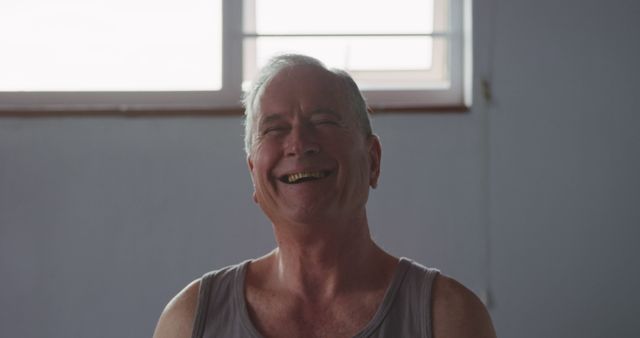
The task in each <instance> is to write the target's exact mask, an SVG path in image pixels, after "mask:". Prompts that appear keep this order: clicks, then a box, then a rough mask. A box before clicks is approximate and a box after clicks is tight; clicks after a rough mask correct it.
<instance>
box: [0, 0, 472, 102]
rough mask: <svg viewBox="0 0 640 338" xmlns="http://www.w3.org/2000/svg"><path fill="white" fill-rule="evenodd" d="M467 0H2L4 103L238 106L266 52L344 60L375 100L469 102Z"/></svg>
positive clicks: (0, 98)
mask: <svg viewBox="0 0 640 338" xmlns="http://www.w3.org/2000/svg"><path fill="white" fill-rule="evenodd" d="M470 3H471V0H393V1H388V0H346V1H345V0H322V1H300V0H181V1H177V0H58V1H48V0H2V1H1V2H0V46H1V48H2V51H1V52H0V111H10V112H12V111H15V112H22V111H36V112H38V111H80V112H84V111H87V112H88V111H105V112H112V111H121V112H126V111H136V110H137V111H161V110H165V111H175V112H178V113H179V112H181V111H196V110H198V111H225V112H228V111H239V110H240V109H241V106H240V98H241V97H242V91H243V89H244V90H246V89H247V88H248V86H249V85H250V84H251V81H252V80H253V78H254V77H255V76H256V74H257V71H258V69H260V67H262V66H263V65H264V64H265V62H266V61H267V60H268V59H269V58H271V57H273V56H275V55H277V54H283V53H301V54H306V55H309V56H312V57H315V58H318V59H320V60H321V61H323V62H324V63H325V64H327V65H328V66H329V67H336V68H341V69H345V70H347V71H348V72H349V73H350V74H351V75H352V76H353V77H354V78H355V80H356V82H357V83H358V85H359V86H360V88H361V89H362V90H363V93H364V95H365V97H366V99H367V101H368V103H369V105H370V106H372V107H374V108H382V109H400V108H409V109H412V108H416V107H417V108H424V107H431V108H437V107H449V108H451V107H463V106H469V97H470V82H471V81H470V73H471V70H470V69H471V57H470V51H471V45H470V39H469V38H470V22H471V19H470V14H469V13H470V12H471V5H470Z"/></svg>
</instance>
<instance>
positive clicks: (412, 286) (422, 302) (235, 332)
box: [192, 257, 439, 338]
mask: <svg viewBox="0 0 640 338" xmlns="http://www.w3.org/2000/svg"><path fill="white" fill-rule="evenodd" d="M250 262H251V261H250V260H248V261H244V262H242V263H240V264H237V265H232V266H228V267H226V268H223V269H220V270H216V271H212V272H209V273H207V274H205V275H204V276H203V277H202V279H201V281H200V292H199V296H198V308H197V311H196V317H195V322H194V325H193V335H192V337H193V338H213V337H225V338H246V337H253V338H262V336H261V335H260V333H258V330H257V329H256V328H255V327H254V326H253V323H252V322H251V320H250V319H249V313H248V311H247V307H246V302H245V298H244V277H245V271H246V268H247V265H248V264H249V263H250ZM438 273H439V271H438V270H436V269H430V268H426V267H424V266H422V265H420V264H418V263H416V262H414V261H412V260H410V259H407V258H404V257H403V258H401V259H400V262H399V264H398V266H397V268H396V271H395V272H394V275H393V278H392V280H391V284H389V287H388V288H387V291H386V292H385V295H384V298H383V299H382V303H381V304H380V307H379V308H378V310H377V311H376V313H375V314H374V316H373V318H372V319H371V321H370V322H369V323H368V324H367V325H366V326H365V327H364V328H363V329H362V330H361V331H360V332H359V333H358V334H356V335H355V337H358V338H361V337H425V338H431V337H432V333H431V331H432V330H431V327H432V326H431V287H432V285H433V281H434V279H435V276H436V275H437V274H438Z"/></svg>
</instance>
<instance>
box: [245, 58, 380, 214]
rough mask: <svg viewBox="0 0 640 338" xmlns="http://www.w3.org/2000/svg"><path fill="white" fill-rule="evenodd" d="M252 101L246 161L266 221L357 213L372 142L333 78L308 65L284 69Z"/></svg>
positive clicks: (374, 150)
mask: <svg viewBox="0 0 640 338" xmlns="http://www.w3.org/2000/svg"><path fill="white" fill-rule="evenodd" d="M259 104H260V113H259V115H258V116H256V121H255V128H254V142H253V148H252V149H251V152H250V154H249V157H248V164H249V169H250V171H251V177H252V180H253V184H254V188H255V193H254V199H255V201H256V202H257V203H258V204H259V205H260V207H261V208H262V210H263V211H264V212H265V213H266V214H267V216H268V217H269V218H270V219H271V221H272V222H274V223H279V222H281V221H285V222H298V223H303V224H304V223H308V224H311V223H319V222H331V221H335V220H342V221H344V220H346V219H348V218H353V217H360V216H362V215H364V210H365V209H364V207H365V203H366V201H367V198H368V193H369V186H371V185H373V186H375V184H376V182H377V178H378V173H379V168H380V144H379V141H378V139H377V137H375V136H369V137H367V136H365V135H364V133H363V132H362V130H361V128H360V126H359V124H358V123H357V119H356V116H355V114H354V113H353V112H352V111H351V108H350V105H349V104H348V101H347V100H346V93H345V91H344V89H343V87H342V86H341V84H340V82H339V81H338V80H337V79H336V78H335V75H333V74H331V73H329V72H327V71H324V70H321V69H318V68H314V67H310V66H296V67H293V68H289V69H285V70H283V71H281V72H280V73H279V74H278V75H276V76H275V77H274V78H273V79H272V81H271V82H270V83H269V84H268V86H267V87H266V88H265V91H264V94H263V96H262V99H261V101H260V102H259Z"/></svg>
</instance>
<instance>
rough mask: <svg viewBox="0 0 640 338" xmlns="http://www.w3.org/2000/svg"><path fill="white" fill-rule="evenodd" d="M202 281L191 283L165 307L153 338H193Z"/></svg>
mask: <svg viewBox="0 0 640 338" xmlns="http://www.w3.org/2000/svg"><path fill="white" fill-rule="evenodd" d="M200 282H201V279H200V278H198V279H196V280H194V281H193V282H191V283H189V285H187V286H186V287H185V288H184V289H182V290H181V291H180V292H178V294H177V295H175V297H173V298H172V299H171V300H170V301H169V303H168V304H167V306H165V308H164V310H163V311H162V314H161V315H160V319H159V320H158V324H157V325H156V330H155V332H154V334H153V338H165V337H166V338H169V337H171V338H174V337H185V338H186V337H191V331H192V330H193V321H194V319H195V315H196V307H197V304H198V293H199V290H200Z"/></svg>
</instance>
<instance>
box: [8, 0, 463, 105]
mask: <svg viewBox="0 0 640 338" xmlns="http://www.w3.org/2000/svg"><path fill="white" fill-rule="evenodd" d="M447 1H448V2H449V6H450V7H449V20H450V31H449V32H448V34H449V41H450V42H449V46H448V49H449V50H448V52H449V53H450V57H449V60H450V62H449V64H448V67H449V69H448V71H449V73H450V77H451V79H450V81H451V88H452V89H450V90H447V91H443V90H439V89H428V90H363V94H364V96H365V98H366V99H367V101H368V103H369V105H370V107H371V108H372V110H373V111H375V112H387V111H394V112H396V111H397V112H403V111H404V112H429V111H431V112H433V111H437V112H464V111H468V110H469V108H470V107H471V96H472V95H471V74H472V69H471V66H472V61H471V60H472V56H471V52H472V49H471V36H472V35H471V5H472V4H471V1H472V0H447ZM243 8H244V1H238V0H222V35H223V39H222V48H223V54H222V88H221V89H220V90H219V91H153V92H149V91H110V92H0V113H2V114H5V115H6V114H7V113H9V114H11V113H17V114H18V115H25V113H27V115H28V113H32V115H34V114H33V113H35V115H38V114H42V115H49V114H50V113H56V112H57V113H70V114H78V115H91V114H106V115H112V114H113V115H117V114H126V115H128V114H167V115H189V114H193V115H210V114H212V115H219V114H240V113H242V107H241V101H240V100H241V97H242V81H243V60H244V55H243V42H244V39H245V33H244V31H243V17H244V14H243V10H244V9H243ZM434 35H435V34H434Z"/></svg>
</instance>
